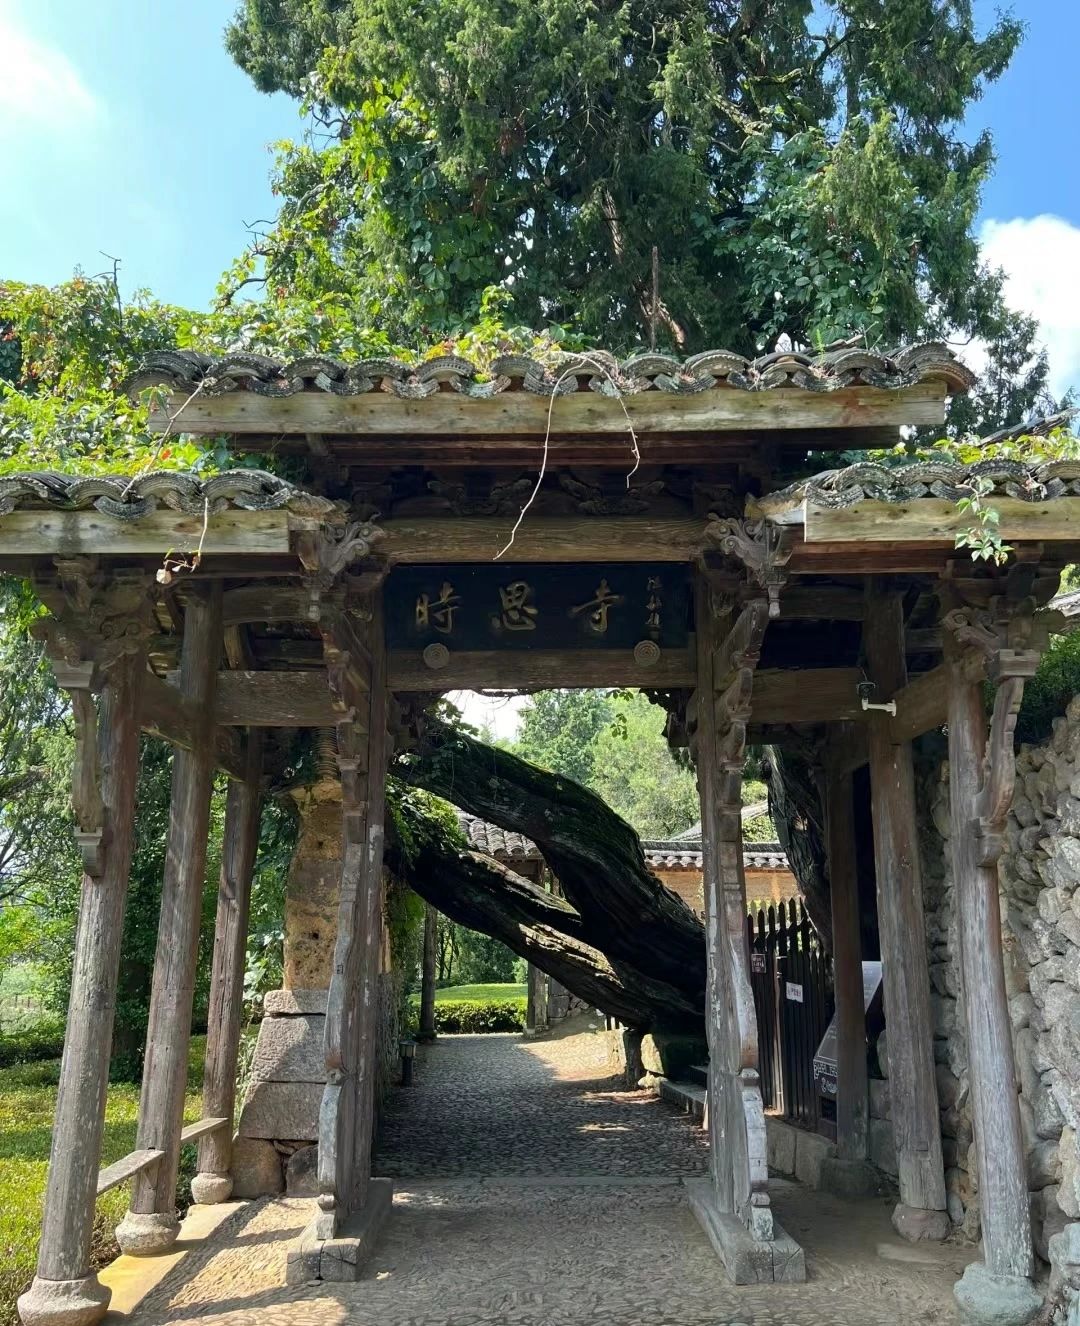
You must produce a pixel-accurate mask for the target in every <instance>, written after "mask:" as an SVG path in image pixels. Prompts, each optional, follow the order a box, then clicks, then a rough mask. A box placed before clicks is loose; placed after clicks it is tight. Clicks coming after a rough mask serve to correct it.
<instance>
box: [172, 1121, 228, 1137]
mask: <svg viewBox="0 0 1080 1326" xmlns="http://www.w3.org/2000/svg"><path fill="white" fill-rule="evenodd" d="M228 1123H229V1120H228V1119H214V1118H209V1119H197V1120H196V1121H195V1122H194V1123H188V1124H185V1125H184V1127H183V1128H181V1129H180V1141H181V1143H184V1142H197V1141H198V1140H199V1138H200V1137H206V1136H208V1135H209V1134H210V1133H217V1132H220V1131H221V1129H222V1128H224V1127H226V1126H227V1124H228Z"/></svg>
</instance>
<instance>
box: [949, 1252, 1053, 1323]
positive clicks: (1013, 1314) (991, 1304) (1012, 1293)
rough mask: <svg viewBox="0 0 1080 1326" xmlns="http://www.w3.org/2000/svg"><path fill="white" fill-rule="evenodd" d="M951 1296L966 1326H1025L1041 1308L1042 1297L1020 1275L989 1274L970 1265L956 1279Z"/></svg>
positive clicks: (974, 1263) (975, 1263)
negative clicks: (954, 1299)
mask: <svg viewBox="0 0 1080 1326" xmlns="http://www.w3.org/2000/svg"><path fill="white" fill-rule="evenodd" d="M953 1295H954V1297H955V1298H956V1302H957V1304H958V1305H959V1307H960V1316H961V1319H962V1320H963V1321H964V1322H966V1323H969V1326H1025V1323H1026V1322H1029V1321H1031V1320H1033V1319H1034V1317H1035V1316H1036V1314H1037V1313H1038V1312H1039V1310H1040V1309H1041V1308H1042V1305H1043V1300H1042V1295H1041V1294H1040V1293H1038V1291H1037V1290H1036V1289H1035V1286H1034V1285H1033V1284H1032V1283H1031V1281H1030V1280H1028V1279H1027V1278H1026V1277H1025V1276H1022V1275H992V1274H991V1273H990V1272H989V1271H988V1270H987V1269H986V1267H985V1266H984V1265H983V1263H982V1262H972V1263H971V1265H970V1266H969V1267H968V1268H967V1270H966V1271H965V1272H964V1274H963V1275H962V1276H961V1277H960V1279H959V1280H957V1282H956V1285H955V1287H954V1288H953Z"/></svg>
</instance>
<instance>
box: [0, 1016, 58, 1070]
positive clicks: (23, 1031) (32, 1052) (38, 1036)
mask: <svg viewBox="0 0 1080 1326" xmlns="http://www.w3.org/2000/svg"><path fill="white" fill-rule="evenodd" d="M63 1049H64V1022H63V1019H62V1018H58V1017H51V1018H48V1017H46V1018H42V1017H39V1018H38V1019H37V1020H36V1021H35V1022H34V1023H33V1025H32V1026H29V1027H23V1028H20V1029H19V1030H18V1031H4V1032H2V1033H0V1068H10V1067H12V1065H14V1064H32V1063H36V1062H38V1061H39V1060H41V1059H58V1058H59V1057H60V1055H61V1054H62V1053H63Z"/></svg>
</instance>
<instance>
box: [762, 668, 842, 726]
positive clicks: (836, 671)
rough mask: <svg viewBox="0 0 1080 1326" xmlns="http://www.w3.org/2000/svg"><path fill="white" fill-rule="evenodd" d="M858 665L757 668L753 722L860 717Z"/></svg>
mask: <svg viewBox="0 0 1080 1326" xmlns="http://www.w3.org/2000/svg"><path fill="white" fill-rule="evenodd" d="M861 680H862V673H861V672H860V671H859V669H858V668H803V669H799V670H787V669H784V670H781V669H772V668H758V670H757V671H756V672H755V673H754V695H753V701H752V707H751V714H752V721H753V722H754V723H832V722H841V721H843V720H845V719H855V718H859V717H860V716H861V709H860V705H859V695H858V691H857V690H856V687H857V686H858V683H859V682H860V681H861Z"/></svg>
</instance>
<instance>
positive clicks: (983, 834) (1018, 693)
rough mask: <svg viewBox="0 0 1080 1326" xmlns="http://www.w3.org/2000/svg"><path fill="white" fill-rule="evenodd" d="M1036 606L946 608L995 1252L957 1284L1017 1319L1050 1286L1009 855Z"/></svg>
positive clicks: (956, 871)
mask: <svg viewBox="0 0 1080 1326" xmlns="http://www.w3.org/2000/svg"><path fill="white" fill-rule="evenodd" d="M1033 609H1034V602H1033V601H1029V602H1026V603H1024V602H1021V603H1013V604H1008V605H1006V604H1005V603H1004V602H1003V601H1001V600H999V601H998V602H997V603H996V604H994V605H992V607H991V609H989V610H986V609H983V610H980V609H978V608H958V609H954V610H953V611H951V612H949V613H948V614H947V615H946V617H945V625H946V627H947V628H948V629H947V631H946V636H945V648H946V659H947V662H948V665H949V802H950V815H951V847H952V868H953V885H954V888H955V906H956V914H957V917H958V921H959V934H960V969H961V980H962V986H963V996H964V997H963V1004H964V1027H965V1031H966V1033H967V1049H968V1065H969V1069H968V1072H969V1078H970V1083H971V1102H972V1106H973V1109H972V1113H973V1122H974V1132H975V1151H976V1156H977V1158H978V1171H979V1215H980V1219H981V1222H982V1246H983V1259H984V1262H983V1264H982V1265H980V1264H978V1263H973V1264H972V1265H971V1266H969V1267H968V1268H967V1270H966V1271H965V1272H964V1276H963V1278H962V1279H961V1280H960V1281H959V1283H958V1284H957V1286H956V1296H957V1299H958V1300H959V1302H960V1304H961V1306H962V1307H963V1308H964V1309H965V1311H966V1313H967V1314H968V1316H969V1317H970V1318H972V1319H974V1320H980V1319H982V1318H985V1319H986V1320H993V1321H1001V1322H1011V1321H1015V1322H1018V1323H1019V1322H1026V1321H1028V1320H1030V1318H1031V1316H1032V1315H1033V1314H1034V1313H1035V1312H1036V1311H1037V1310H1038V1308H1039V1306H1040V1304H1041V1302H1042V1298H1041V1295H1039V1294H1038V1293H1036V1292H1035V1289H1034V1287H1033V1286H1032V1284H1031V1277H1032V1275H1033V1273H1034V1268H1035V1260H1034V1253H1033V1249H1032V1240H1031V1215H1030V1208H1029V1198H1028V1183H1027V1167H1026V1164H1025V1157H1024V1142H1023V1132H1022V1130H1021V1124H1020V1102H1019V1097H1018V1094H1017V1086H1016V1069H1015V1066H1014V1063H1013V1043H1012V1027H1011V1023H1010V1019H1009V1004H1008V997H1007V995H1006V991H1005V968H1004V963H1003V958H1002V947H1001V910H1000V903H999V897H998V860H999V858H1000V856H1001V851H1002V847H1003V834H1004V829H1005V821H1006V818H1007V816H1008V811H1009V807H1010V805H1011V804H1012V795H1013V786H1014V781H1015V773H1016V764H1015V760H1016V757H1015V753H1014V749H1013V731H1014V729H1015V726H1016V714H1017V711H1018V710H1019V708H1020V701H1021V699H1022V698H1023V692H1024V679H1025V678H1026V677H1030V676H1032V675H1033V673H1034V671H1035V668H1036V666H1037V664H1038V660H1039V654H1040V652H1041V646H1042V645H1043V644H1044V643H1045V639H1044V638H1043V639H1040V638H1039V637H1038V635H1037V634H1036V633H1035V632H1033V631H1032V629H1031V627H1032V619H1031V613H1032V611H1033ZM972 644H974V645H975V646H976V649H977V652H978V653H982V654H983V655H984V656H985V659H986V661H987V662H988V663H989V675H990V680H991V681H992V682H993V683H994V685H995V688H996V689H995V701H994V712H993V718H992V721H991V724H990V732H989V739H988V736H987V722H986V707H985V699H984V691H983V681H982V679H981V669H980V668H978V667H977V666H975V667H973V666H972V664H973V662H975V663H977V662H978V660H977V656H976V657H975V658H974V659H973V653H972V650H971V649H970V648H969V646H970V645H972ZM1006 1307H1007V1311H1006ZM1009 1313H1011V1315H1009ZM995 1314H996V1315H995ZM1025 1314H1026V1315H1025Z"/></svg>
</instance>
